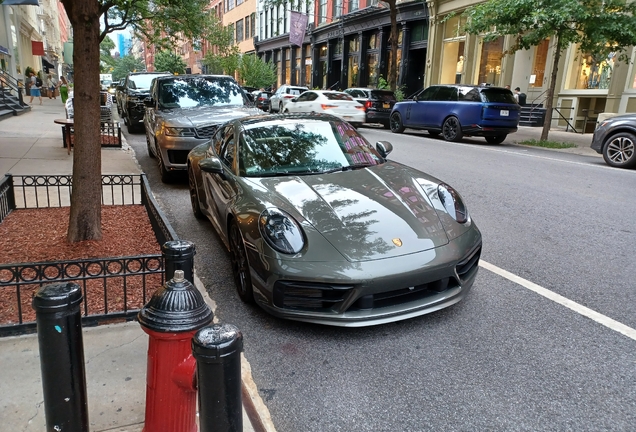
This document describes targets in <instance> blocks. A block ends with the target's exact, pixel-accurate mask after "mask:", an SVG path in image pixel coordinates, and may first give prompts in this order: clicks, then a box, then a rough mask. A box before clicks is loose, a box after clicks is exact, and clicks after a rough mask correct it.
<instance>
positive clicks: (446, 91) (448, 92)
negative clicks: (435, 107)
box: [435, 86, 457, 102]
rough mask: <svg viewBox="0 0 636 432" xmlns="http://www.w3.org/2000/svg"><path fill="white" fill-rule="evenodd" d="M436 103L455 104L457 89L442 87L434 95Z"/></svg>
mask: <svg viewBox="0 0 636 432" xmlns="http://www.w3.org/2000/svg"><path fill="white" fill-rule="evenodd" d="M435 100H436V101H443V102H456V101H457V88H455V87H446V86H442V87H440V88H439V90H438V91H437V93H436V94H435Z"/></svg>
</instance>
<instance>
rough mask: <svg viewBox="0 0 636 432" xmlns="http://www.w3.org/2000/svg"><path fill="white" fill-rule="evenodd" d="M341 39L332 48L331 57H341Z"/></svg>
mask: <svg viewBox="0 0 636 432" xmlns="http://www.w3.org/2000/svg"><path fill="white" fill-rule="evenodd" d="M342 45H343V44H342V39H338V41H337V42H336V45H335V46H334V50H333V55H335V56H341V55H342Z"/></svg>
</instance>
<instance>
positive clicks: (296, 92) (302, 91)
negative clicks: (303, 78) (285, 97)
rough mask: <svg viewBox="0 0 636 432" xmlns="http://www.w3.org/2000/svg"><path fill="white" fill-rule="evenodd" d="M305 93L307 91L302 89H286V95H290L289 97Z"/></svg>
mask: <svg viewBox="0 0 636 432" xmlns="http://www.w3.org/2000/svg"><path fill="white" fill-rule="evenodd" d="M306 91H307V89H304V88H298V87H289V88H288V89H287V94H291V95H294V96H298V95H299V94H301V93H304V92H306Z"/></svg>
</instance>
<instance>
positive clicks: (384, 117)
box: [344, 88, 397, 129]
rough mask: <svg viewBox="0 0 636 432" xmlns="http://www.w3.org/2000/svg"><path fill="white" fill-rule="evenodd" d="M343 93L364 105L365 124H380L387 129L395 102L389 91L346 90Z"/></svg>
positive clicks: (370, 89) (392, 94) (368, 89)
mask: <svg viewBox="0 0 636 432" xmlns="http://www.w3.org/2000/svg"><path fill="white" fill-rule="evenodd" d="M344 92H345V93H347V94H348V95H349V96H351V97H352V98H354V99H355V100H356V101H358V102H360V103H361V104H362V105H364V112H366V113H367V121H366V122H367V123H381V124H382V125H383V126H384V128H385V129H388V128H389V118H390V116H391V110H392V109H393V105H395V102H397V100H396V99H395V94H394V93H393V92H392V91H391V90H379V89H372V88H348V89H346V90H345V91H344Z"/></svg>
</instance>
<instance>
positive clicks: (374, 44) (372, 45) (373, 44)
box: [369, 34, 380, 50]
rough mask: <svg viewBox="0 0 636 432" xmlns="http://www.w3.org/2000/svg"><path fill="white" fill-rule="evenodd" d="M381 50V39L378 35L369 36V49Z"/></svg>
mask: <svg viewBox="0 0 636 432" xmlns="http://www.w3.org/2000/svg"><path fill="white" fill-rule="evenodd" d="M379 48H380V38H379V37H378V35H377V34H372V35H371V36H369V49H370V50H372V49H379Z"/></svg>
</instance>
